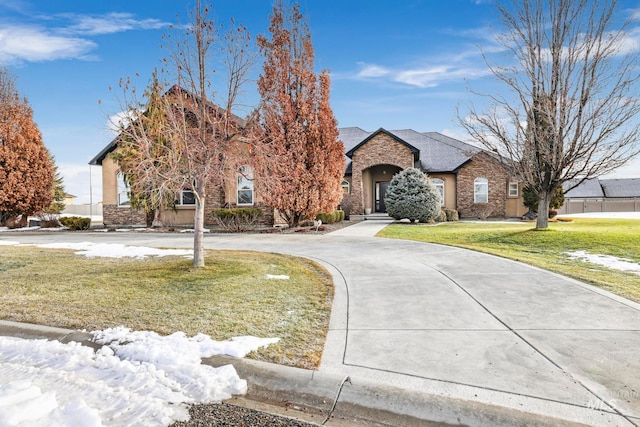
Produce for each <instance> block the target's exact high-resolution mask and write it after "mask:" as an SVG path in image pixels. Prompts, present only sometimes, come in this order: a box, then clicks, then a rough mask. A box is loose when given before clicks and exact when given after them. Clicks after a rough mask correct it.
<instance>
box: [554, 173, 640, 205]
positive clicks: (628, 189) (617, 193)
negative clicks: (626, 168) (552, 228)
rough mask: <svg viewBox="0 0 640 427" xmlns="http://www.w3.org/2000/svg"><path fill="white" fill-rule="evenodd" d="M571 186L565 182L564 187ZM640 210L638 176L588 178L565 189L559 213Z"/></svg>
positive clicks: (639, 180)
mask: <svg viewBox="0 0 640 427" xmlns="http://www.w3.org/2000/svg"><path fill="white" fill-rule="evenodd" d="M572 186H573V182H567V183H565V185H564V188H565V189H568V188H570V187H572ZM588 212H640V178H624V179H597V178H594V179H588V180H586V181H583V182H582V183H580V184H579V185H578V186H577V187H575V188H573V189H571V190H569V191H566V192H565V195H564V205H563V206H562V207H561V208H560V209H558V213H560V214H576V213H588Z"/></svg>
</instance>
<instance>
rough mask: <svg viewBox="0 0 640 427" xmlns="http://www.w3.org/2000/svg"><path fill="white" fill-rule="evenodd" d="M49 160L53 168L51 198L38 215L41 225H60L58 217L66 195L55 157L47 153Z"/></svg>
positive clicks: (62, 208)
mask: <svg viewBox="0 0 640 427" xmlns="http://www.w3.org/2000/svg"><path fill="white" fill-rule="evenodd" d="M49 161H50V162H51V167H52V168H53V187H52V188H51V197H52V200H51V204H49V206H47V207H45V208H44V209H42V210H41V211H40V212H38V217H39V218H40V221H41V225H42V226H43V227H57V226H59V225H60V224H59V222H58V217H59V216H60V213H62V211H63V210H64V207H65V203H64V199H65V196H66V192H65V190H64V183H63V178H62V175H60V172H59V171H58V166H57V165H56V162H55V159H54V157H53V156H52V155H51V154H49Z"/></svg>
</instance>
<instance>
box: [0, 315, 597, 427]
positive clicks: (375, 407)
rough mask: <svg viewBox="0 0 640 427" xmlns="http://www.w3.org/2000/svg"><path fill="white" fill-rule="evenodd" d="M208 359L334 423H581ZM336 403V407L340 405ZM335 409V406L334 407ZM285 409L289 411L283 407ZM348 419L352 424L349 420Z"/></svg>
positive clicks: (30, 332) (84, 335)
mask: <svg viewBox="0 0 640 427" xmlns="http://www.w3.org/2000/svg"><path fill="white" fill-rule="evenodd" d="M0 335H2V336H13V337H18V338H24V339H48V340H58V341H60V342H63V343H68V342H72V341H74V342H79V343H81V344H82V345H86V346H89V347H92V348H94V349H97V348H99V347H101V346H100V345H98V344H95V343H94V342H93V341H92V340H91V339H92V335H91V334H90V333H88V332H82V331H73V330H68V329H62V328H53V327H48V326H40V325H32V324H26V323H18V322H11V321H5V320H0ZM203 363H204V364H207V365H210V366H213V367H219V366H222V365H228V364H231V365H233V366H234V368H235V369H236V371H237V372H238V375H239V376H240V377H241V378H244V379H246V380H247V383H248V385H249V387H248V393H247V395H246V396H245V398H247V399H249V400H255V401H259V402H264V403H267V404H270V405H273V406H276V407H288V406H293V407H294V408H301V409H303V410H311V411H315V412H316V413H319V414H322V418H323V419H324V417H326V416H327V414H329V413H331V418H330V420H329V421H328V425H338V424H339V421H340V420H342V422H343V424H341V425H350V424H353V425H358V424H361V425H362V424H369V425H391V426H407V427H412V426H430V425H433V426H436V425H438V426H443V425H473V426H487V427H490V426H496V427H498V426H505V427H506V426H529V425H536V426H578V425H584V424H576V423H571V422H567V421H563V420H558V419H554V418H546V417H541V416H540V415H539V414H531V413H526V412H521V411H517V410H514V409H509V408H504V407H500V406H493V405H488V404H483V403H479V402H474V401H470V400H464V399H455V398H450V397H445V396H439V395H435V394H429V393H424V392H420V391H418V390H408V389H402V388H399V387H393V386H389V385H381V384H378V383H375V382H373V381H371V380H368V379H363V378H358V377H354V376H351V377H349V380H348V381H345V379H346V378H347V377H345V376H344V375H340V374H338V373H335V372H325V371H322V372H321V371H312V370H307V369H300V368H293V367H288V366H282V365H277V364H273V363H267V362H262V361H257V360H251V359H238V358H233V357H229V356H214V357H210V358H205V359H203ZM334 405H335V406H334ZM332 408H333V409H334V410H333V411H332ZM283 413H284V412H283ZM334 420H335V421H336V424H334V423H333V421H334ZM344 422H346V423H347V424H344Z"/></svg>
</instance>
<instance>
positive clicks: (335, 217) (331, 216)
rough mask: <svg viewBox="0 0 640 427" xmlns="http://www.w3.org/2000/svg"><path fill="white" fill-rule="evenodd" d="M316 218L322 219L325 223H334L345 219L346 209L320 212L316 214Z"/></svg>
mask: <svg viewBox="0 0 640 427" xmlns="http://www.w3.org/2000/svg"><path fill="white" fill-rule="evenodd" d="M316 219H319V220H320V221H322V223H323V224H333V223H336V222H340V221H344V211H342V210H337V211H333V212H331V213H319V214H318V215H316Z"/></svg>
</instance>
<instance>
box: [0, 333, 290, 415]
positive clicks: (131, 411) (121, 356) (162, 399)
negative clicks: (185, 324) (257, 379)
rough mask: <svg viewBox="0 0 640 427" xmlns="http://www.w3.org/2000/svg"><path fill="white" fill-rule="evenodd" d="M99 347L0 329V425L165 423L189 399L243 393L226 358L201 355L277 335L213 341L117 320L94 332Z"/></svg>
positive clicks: (235, 350)
mask: <svg viewBox="0 0 640 427" xmlns="http://www.w3.org/2000/svg"><path fill="white" fill-rule="evenodd" d="M93 334H94V340H95V341H96V342H98V343H104V344H105V346H104V347H102V348H101V349H100V350H98V351H97V352H94V351H93V350H92V349H91V348H89V347H86V346H82V345H80V344H79V343H68V344H62V343H60V342H58V341H47V340H26V339H21V338H14V337H0V348H1V349H2V351H0V384H2V385H0V425H2V426H33V425H42V426H54V425H55V426H57V425H60V426H62V425H65V426H66V425H73V426H87V427H89V426H91V427H94V426H96V427H97V426H102V425H103V423H104V425H110V426H129V425H144V426H166V425H169V424H171V423H173V422H174V421H180V420H186V419H187V418H188V408H187V406H186V404H187V403H210V402H219V401H221V400H224V399H227V398H229V397H230V396H231V395H232V394H243V393H245V392H246V390H247V384H246V381H244V380H242V379H240V378H239V377H238V374H237V373H236V371H235V369H234V368H233V366H231V365H227V366H222V367H219V368H213V367H211V366H207V365H203V364H202V363H201V358H203V357H209V356H212V355H214V354H228V355H232V356H238V355H240V356H244V355H246V354H247V353H248V352H250V351H253V350H256V349H258V348H260V347H263V346H266V345H269V344H271V343H275V342H277V341H278V339H277V338H267V339H261V338H256V337H238V338H234V339H232V340H230V341H221V342H218V341H214V340H212V339H211V338H210V337H209V336H207V335H204V334H198V335H196V336H194V337H192V338H188V337H187V336H186V335H185V334H184V333H182V332H177V333H175V334H172V335H169V336H160V335H158V334H156V333H155V332H147V331H136V332H132V331H130V330H129V329H127V328H124V327H119V328H112V329H106V330H104V331H97V332H94V333H93Z"/></svg>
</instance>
